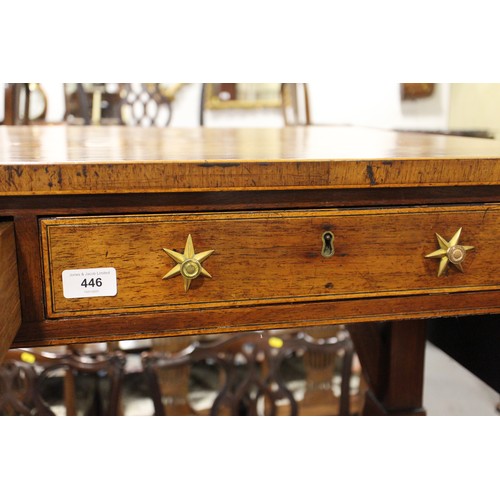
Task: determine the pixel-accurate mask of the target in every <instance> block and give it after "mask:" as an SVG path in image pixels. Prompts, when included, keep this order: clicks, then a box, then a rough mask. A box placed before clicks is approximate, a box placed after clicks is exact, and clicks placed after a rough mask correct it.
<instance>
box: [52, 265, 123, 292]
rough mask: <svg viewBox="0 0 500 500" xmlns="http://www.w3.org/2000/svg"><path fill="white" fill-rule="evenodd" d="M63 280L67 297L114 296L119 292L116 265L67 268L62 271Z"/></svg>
mask: <svg viewBox="0 0 500 500" xmlns="http://www.w3.org/2000/svg"><path fill="white" fill-rule="evenodd" d="M62 281H63V294H64V297H65V298H66V299H80V298H83V297H114V296H115V295H116V293H117V287H116V269H115V268H114V267H99V268H96V269H67V270H66V271H63V273H62Z"/></svg>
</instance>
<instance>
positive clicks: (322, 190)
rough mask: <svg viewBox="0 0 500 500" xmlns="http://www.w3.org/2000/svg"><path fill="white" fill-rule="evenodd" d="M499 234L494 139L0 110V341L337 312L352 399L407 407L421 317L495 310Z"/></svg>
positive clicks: (304, 319) (247, 324)
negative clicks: (21, 115) (356, 361)
mask: <svg viewBox="0 0 500 500" xmlns="http://www.w3.org/2000/svg"><path fill="white" fill-rule="evenodd" d="M499 244H500V145H499V144H498V143H497V142H496V141H491V140H486V139H472V138H463V137H454V136H444V135H441V136H440V135H430V134H419V133H408V132H391V131H383V130H375V129H361V128H354V127H329V126H317V127H315V126H310V127H290V128H286V127H285V128H275V129H229V128H228V129H211V128H195V129H174V128H166V129H160V128H157V129H152V128H147V129H146V128H143V129H140V128H133V127H114V126H108V127H76V126H75V127H71V126H70V127H67V126H40V127H7V126H4V127H0V264H1V267H0V271H1V274H0V354H1V355H3V354H4V353H5V352H6V350H7V349H8V348H10V347H11V346H12V347H23V346H42V345H61V344H69V343H80V342H81V343H83V342H101V341H114V340H119V339H140V338H153V337H164V336H177V335H190V334H210V333H228V332H236V331H253V330H259V329H260V330H265V329H275V328H288V327H290V328H301V327H306V326H315V325H328V324H348V325H349V326H348V328H349V331H350V332H351V335H352V337H353V340H354V342H355V346H356V350H357V352H358V355H359V357H360V360H361V363H362V365H363V368H364V370H365V374H366V378H367V381H368V384H369V386H370V390H369V392H368V397H367V402H366V405H365V414H395V415H410V414H424V413H425V410H424V409H423V408H422V392H423V365H424V347H425V339H426V321H425V320H426V319H427V318H434V317H446V316H461V315H473V314H492V313H499V312H500V278H499V275H500V259H499V258H498V255H499V250H498V248H499ZM0 357H1V356H0Z"/></svg>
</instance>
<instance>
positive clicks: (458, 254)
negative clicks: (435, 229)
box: [425, 228, 474, 277]
mask: <svg viewBox="0 0 500 500" xmlns="http://www.w3.org/2000/svg"><path fill="white" fill-rule="evenodd" d="M461 234H462V228H460V229H459V230H458V231H457V232H456V233H455V234H454V235H453V238H451V240H450V241H446V240H445V239H444V238H443V237H442V236H440V235H439V234H437V233H436V238H437V240H438V243H439V250H436V251H435V252H432V253H430V254H428V255H426V256H425V257H426V258H431V259H441V260H440V262H439V269H438V273H437V275H438V277H439V276H442V274H443V273H444V272H445V271H446V269H448V265H449V263H450V262H451V263H452V264H453V265H454V266H455V267H456V268H457V269H458V270H459V271H461V272H462V273H463V272H464V269H463V267H462V262H463V261H464V259H465V256H466V254H467V252H468V251H469V250H474V247H471V246H467V245H459V244H458V241H459V240H460V235H461Z"/></svg>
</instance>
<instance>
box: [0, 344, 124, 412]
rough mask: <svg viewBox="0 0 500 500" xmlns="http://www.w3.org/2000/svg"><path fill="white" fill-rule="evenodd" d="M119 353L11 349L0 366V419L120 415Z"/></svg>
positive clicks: (120, 363)
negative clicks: (21, 416) (11, 416)
mask: <svg viewBox="0 0 500 500" xmlns="http://www.w3.org/2000/svg"><path fill="white" fill-rule="evenodd" d="M124 364H125V359H124V356H123V355H122V354H121V353H119V352H113V353H110V352H107V351H104V352H89V353H87V354H85V353H83V352H78V351H76V350H75V351H73V350H71V349H69V348H63V349H62V350H60V351H58V350H56V351H52V352H50V351H49V350H45V351H44V350H39V349H29V350H26V349H12V350H10V351H9V352H8V353H7V355H6V358H5V359H4V361H3V363H2V364H1V365H0V415H41V416H55V415H68V416H74V415H119V414H120V393H121V386H122V379H123V369H124Z"/></svg>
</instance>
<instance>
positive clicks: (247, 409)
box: [142, 327, 363, 415]
mask: <svg viewBox="0 0 500 500" xmlns="http://www.w3.org/2000/svg"><path fill="white" fill-rule="evenodd" d="M329 328H330V335H327V334H326V332H327V329H324V331H323V332H322V335H321V336H320V337H316V338H315V337H313V336H312V335H310V334H309V333H307V332H302V331H298V330H279V331H262V332H250V333H248V332H247V333H237V334H230V335H223V336H221V337H222V339H221V338H218V339H216V340H215V341H214V340H210V337H206V338H204V337H203V338H201V340H200V339H198V340H196V341H194V342H192V343H191V344H190V345H189V346H188V347H186V348H184V349H183V350H181V351H178V352H170V353H169V352H166V351H157V350H152V351H150V352H147V353H144V354H143V356H142V363H143V367H144V374H145V376H146V379H147V382H148V387H149V389H150V391H151V398H152V400H153V404H154V414H155V415H177V414H179V413H178V412H177V410H178V409H179V407H180V406H179V404H180V402H182V404H183V405H184V406H185V407H188V410H187V411H186V413H184V414H190V415H206V414H210V415H306V414H310V415H319V414H324V415H352V414H357V413H358V412H359V408H360V405H359V395H358V393H359V391H361V390H362V389H363V385H362V384H361V381H360V376H359V373H358V374H353V372H352V367H353V357H354V349H353V346H352V342H351V340H350V337H349V335H348V334H347V331H346V330H344V329H343V328H340V327H329ZM325 368H326V370H325ZM172 370H176V371H177V373H179V370H183V377H182V378H181V379H179V378H175V377H174V376H173V373H175V372H173V371H172ZM319 374H321V375H319ZM162 378H165V379H167V380H168V379H170V392H169V391H168V389H169V386H166V385H165V384H162V383H161V380H162ZM355 379H357V380H355ZM174 381H175V382H174ZM197 385H198V387H197ZM200 385H202V388H201V390H200V387H199V386H200ZM172 391H173V392H172ZM203 392H204V394H205V396H204V398H201V397H200V393H203ZM325 394H326V395H327V396H328V397H327V398H326V399H325V398H324V396H325ZM318 395H319V396H320V397H319V399H320V400H321V404H320V405H315V403H314V401H315V400H316V399H317V398H318ZM202 400H203V403H204V404H203V405H201V404H200V401H202ZM353 402H354V403H355V404H356V407H355V408H354V409H353V407H352V403H353ZM172 410H173V411H172Z"/></svg>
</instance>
